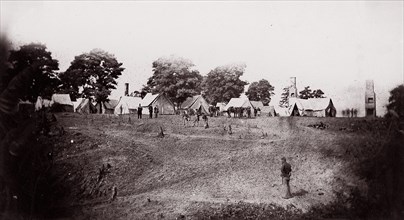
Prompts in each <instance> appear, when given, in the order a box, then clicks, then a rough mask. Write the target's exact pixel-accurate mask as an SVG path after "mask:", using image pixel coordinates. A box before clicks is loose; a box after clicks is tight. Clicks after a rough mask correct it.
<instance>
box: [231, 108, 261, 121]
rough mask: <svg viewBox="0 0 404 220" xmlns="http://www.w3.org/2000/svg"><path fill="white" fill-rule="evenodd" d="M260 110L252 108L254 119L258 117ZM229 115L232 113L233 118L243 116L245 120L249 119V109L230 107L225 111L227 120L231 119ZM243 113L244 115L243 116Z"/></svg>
mask: <svg viewBox="0 0 404 220" xmlns="http://www.w3.org/2000/svg"><path fill="white" fill-rule="evenodd" d="M260 111H261V110H260V109H259V108H254V117H257V115H259V113H260ZM231 113H233V115H234V118H242V117H244V116H246V117H247V118H251V113H252V111H251V107H247V108H242V107H230V108H229V109H227V115H228V117H229V118H231ZM244 113H245V114H246V115H244Z"/></svg>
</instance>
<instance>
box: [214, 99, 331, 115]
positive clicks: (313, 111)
mask: <svg viewBox="0 0 404 220" xmlns="http://www.w3.org/2000/svg"><path fill="white" fill-rule="evenodd" d="M216 107H218V108H219V109H220V111H222V112H223V111H227V110H228V109H229V108H230V107H235V108H236V107H239V108H240V107H241V108H248V107H250V108H251V109H258V108H259V109H260V110H261V114H264V115H270V116H310V117H335V116H336V113H337V110H336V108H335V106H334V103H333V101H332V99H331V98H312V99H299V98H290V99H289V107H288V108H280V107H275V106H264V105H263V103H262V102H260V101H250V100H248V98H232V99H231V100H230V101H229V103H227V104H225V103H217V105H216Z"/></svg>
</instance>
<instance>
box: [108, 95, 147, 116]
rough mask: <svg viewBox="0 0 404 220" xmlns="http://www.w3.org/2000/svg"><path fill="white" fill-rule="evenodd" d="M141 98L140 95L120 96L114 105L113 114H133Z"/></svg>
mask: <svg viewBox="0 0 404 220" xmlns="http://www.w3.org/2000/svg"><path fill="white" fill-rule="evenodd" d="M141 101H142V99H141V98H140V97H132V96H122V97H121V98H120V99H119V101H118V104H117V105H116V106H115V109H114V114H116V115H119V114H134V113H136V112H137V108H138V107H139V104H140V102H141Z"/></svg>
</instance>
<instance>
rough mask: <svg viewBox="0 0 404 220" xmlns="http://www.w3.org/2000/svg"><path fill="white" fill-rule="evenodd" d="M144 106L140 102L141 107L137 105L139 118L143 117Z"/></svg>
mask: <svg viewBox="0 0 404 220" xmlns="http://www.w3.org/2000/svg"><path fill="white" fill-rule="evenodd" d="M142 110H143V108H142V106H141V105H140V104H139V107H137V118H138V119H142Z"/></svg>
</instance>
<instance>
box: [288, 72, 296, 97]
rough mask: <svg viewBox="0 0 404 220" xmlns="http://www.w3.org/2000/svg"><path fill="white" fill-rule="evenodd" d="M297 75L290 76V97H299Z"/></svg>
mask: <svg viewBox="0 0 404 220" xmlns="http://www.w3.org/2000/svg"><path fill="white" fill-rule="evenodd" d="M297 95H298V94H297V87H296V77H290V87H289V98H297Z"/></svg>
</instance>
